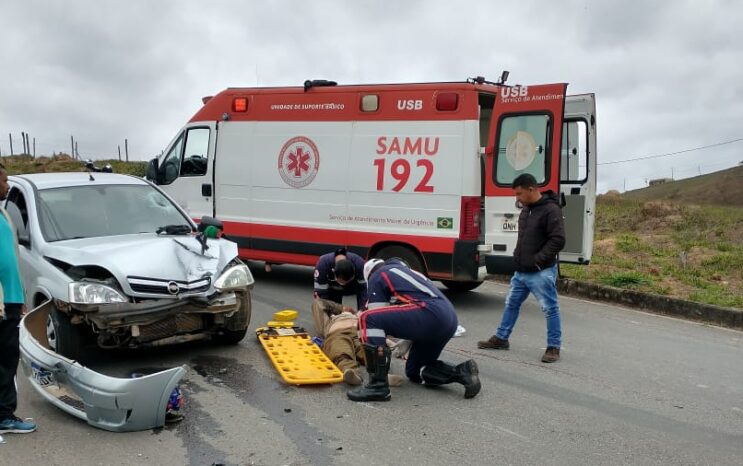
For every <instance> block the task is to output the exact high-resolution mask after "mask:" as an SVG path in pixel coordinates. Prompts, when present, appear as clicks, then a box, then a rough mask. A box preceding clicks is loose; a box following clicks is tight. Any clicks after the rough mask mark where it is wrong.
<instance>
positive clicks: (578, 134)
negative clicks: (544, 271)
mask: <svg viewBox="0 0 743 466" xmlns="http://www.w3.org/2000/svg"><path fill="white" fill-rule="evenodd" d="M562 127H563V130H562V145H561V150H560V192H561V193H562V194H563V196H564V198H565V206H564V207H563V208H562V211H563V216H564V218H565V239H566V241H565V248H564V249H563V250H562V252H561V253H560V261H561V262H571V263H576V264H588V262H589V261H590V260H591V253H592V252H593V223H594V219H595V218H596V215H595V212H596V101H595V96H594V94H581V95H571V96H568V97H567V98H566V101H565V120H564V122H563V125H562Z"/></svg>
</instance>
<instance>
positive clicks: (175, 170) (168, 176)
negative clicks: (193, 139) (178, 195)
mask: <svg viewBox="0 0 743 466" xmlns="http://www.w3.org/2000/svg"><path fill="white" fill-rule="evenodd" d="M181 149H183V135H182V134H181V135H180V136H179V137H178V140H177V141H175V143H174V144H173V146H172V147H171V148H170V151H169V152H168V155H166V156H165V158H164V159H163V162H162V163H161V164H160V176H161V179H162V182H161V184H170V183H172V182H173V181H175V179H176V178H178V174H179V173H180V171H181V153H182V152H183V151H182V150H181Z"/></svg>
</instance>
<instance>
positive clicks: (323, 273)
mask: <svg viewBox="0 0 743 466" xmlns="http://www.w3.org/2000/svg"><path fill="white" fill-rule="evenodd" d="M363 272H364V258H363V257H361V256H359V255H358V254H354V253H352V252H349V251H347V250H346V248H339V249H336V250H335V252H329V253H327V254H324V255H322V256H320V260H318V261H317V265H316V266H315V298H316V299H324V300H327V301H332V302H334V303H338V304H341V305H342V304H343V297H344V296H350V295H356V309H363V308H364V305H365V304H366V281H365V280H364V273H363ZM349 311H350V309H349Z"/></svg>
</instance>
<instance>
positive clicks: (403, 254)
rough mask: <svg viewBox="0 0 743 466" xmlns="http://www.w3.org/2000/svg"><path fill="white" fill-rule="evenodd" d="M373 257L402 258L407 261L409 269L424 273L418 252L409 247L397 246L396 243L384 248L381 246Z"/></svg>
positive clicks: (385, 258)
mask: <svg viewBox="0 0 743 466" xmlns="http://www.w3.org/2000/svg"><path fill="white" fill-rule="evenodd" d="M374 257H378V258H380V259H384V260H387V259H391V258H393V257H397V258H398V259H402V260H404V261H405V263H407V264H408V266H410V268H411V269H413V270H415V271H417V272H420V273H422V274H425V273H426V271H425V269H424V267H423V262H422V261H421V259H420V257H419V256H418V254H417V253H415V252H414V251H412V250H411V249H410V248H407V247H405V246H398V245H393V246H387V247H385V248H382V250H380V251H379V252H378V253H376V254H375V255H374Z"/></svg>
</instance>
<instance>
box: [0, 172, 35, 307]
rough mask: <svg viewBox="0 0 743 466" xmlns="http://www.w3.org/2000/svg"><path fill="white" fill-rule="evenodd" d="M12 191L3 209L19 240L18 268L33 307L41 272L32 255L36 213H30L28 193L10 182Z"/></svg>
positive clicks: (27, 299) (9, 192)
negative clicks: (32, 295) (34, 291)
mask: <svg viewBox="0 0 743 466" xmlns="http://www.w3.org/2000/svg"><path fill="white" fill-rule="evenodd" d="M9 184H10V191H8V198H7V199H6V201H5V204H4V205H3V207H4V208H5V210H6V212H7V213H8V217H10V221H11V222H12V225H11V227H12V228H14V229H15V233H16V238H17V240H18V249H17V251H18V266H19V270H20V273H21V280H22V283H23V285H24V289H25V291H26V297H25V298H26V303H27V304H29V303H30V304H31V305H33V303H32V302H31V298H32V297H31V296H30V293H31V292H32V290H33V289H34V288H35V286H33V285H34V284H35V282H36V277H38V276H39V273H40V270H39V266H40V264H38V263H37V262H38V259H37V258H34V256H33V254H32V253H31V248H32V246H33V245H32V241H31V233H30V232H31V225H30V221H31V219H34V220H35V219H36V215H35V212H29V208H28V207H29V205H31V206H32V207H33V203H32V202H31V198H29V196H28V193H27V191H26V190H25V189H24V188H23V187H22V186H20V185H18V184H16V183H13V182H10V183H9Z"/></svg>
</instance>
